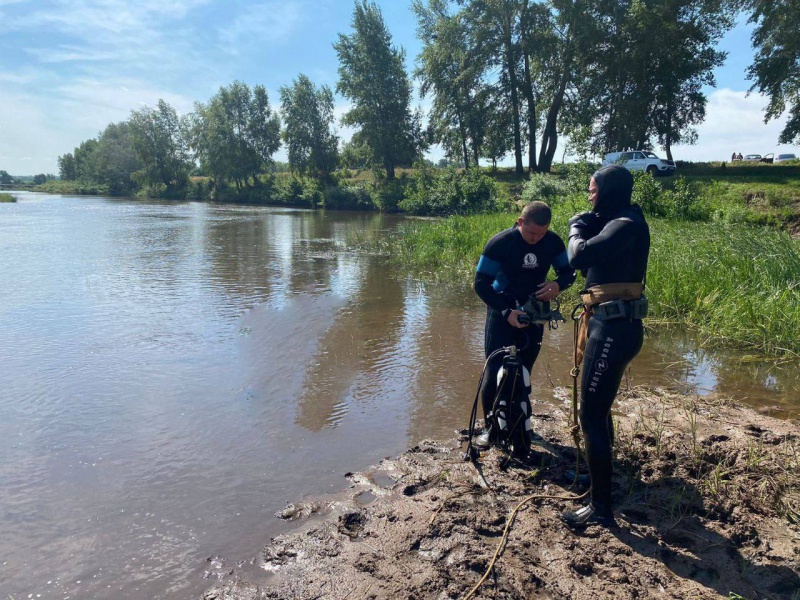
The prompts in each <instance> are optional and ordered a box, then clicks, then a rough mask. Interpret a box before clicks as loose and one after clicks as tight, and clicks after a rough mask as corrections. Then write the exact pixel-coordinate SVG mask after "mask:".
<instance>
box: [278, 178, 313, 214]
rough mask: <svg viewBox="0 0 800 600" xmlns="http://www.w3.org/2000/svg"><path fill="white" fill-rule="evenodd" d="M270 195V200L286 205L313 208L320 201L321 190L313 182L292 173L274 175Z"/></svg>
mask: <svg viewBox="0 0 800 600" xmlns="http://www.w3.org/2000/svg"><path fill="white" fill-rule="evenodd" d="M271 196H272V202H276V203H278V204H285V205H287V206H300V207H304V208H314V207H315V206H316V205H317V204H320V203H321V202H322V192H321V191H319V190H318V189H317V186H316V184H315V183H314V182H310V181H306V180H304V179H301V178H299V177H295V176H294V175H293V176H291V177H280V178H278V177H276V178H275V185H274V190H273V192H272V194H271Z"/></svg>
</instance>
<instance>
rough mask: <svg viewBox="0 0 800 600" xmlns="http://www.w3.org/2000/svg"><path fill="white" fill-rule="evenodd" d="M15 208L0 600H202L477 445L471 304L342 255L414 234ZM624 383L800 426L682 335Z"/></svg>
mask: <svg viewBox="0 0 800 600" xmlns="http://www.w3.org/2000/svg"><path fill="white" fill-rule="evenodd" d="M15 195H17V196H18V198H19V200H18V202H17V203H15V204H0V256H1V257H2V259H0V281H2V286H1V287H0V597H2V598H7V597H9V596H11V597H13V598H14V599H16V600H18V599H23V598H95V599H104V598H107V599H127V598H131V599H134V598H135V599H138V598H152V599H156V598H192V597H199V596H200V595H201V594H202V591H203V590H204V589H206V588H207V587H209V586H210V585H211V583H212V580H210V579H209V578H208V576H209V573H213V575H214V576H216V575H217V572H218V571H219V566H220V565H221V564H223V563H224V564H226V565H230V566H233V565H235V564H236V563H237V562H239V561H249V560H250V559H252V558H253V557H257V556H258V554H259V550H260V549H261V547H262V546H263V545H264V544H265V543H266V542H267V541H268V540H269V537H270V536H273V535H276V534H277V533H280V532H282V531H284V530H286V528H287V527H289V526H288V525H287V524H285V523H283V522H281V521H279V520H278V519H277V518H275V516H274V514H275V512H276V511H278V510H280V509H282V508H283V507H285V506H286V503H287V502H292V501H296V500H298V499H301V498H303V497H304V496H308V495H319V494H321V493H324V492H326V491H335V490H340V489H343V488H345V487H346V486H347V481H346V480H345V479H344V477H343V475H344V473H345V472H347V471H353V470H359V469H363V468H365V467H367V466H369V465H371V464H374V463H376V462H377V461H379V460H380V459H381V458H383V457H385V456H391V455H396V454H398V453H399V452H401V451H403V450H405V449H406V448H408V447H409V446H411V445H413V444H415V443H416V442H418V441H419V440H421V439H423V438H440V439H445V438H450V437H451V436H452V433H453V431H454V430H455V429H457V428H460V427H464V426H465V425H466V423H467V420H468V414H469V409H470V406H471V403H472V400H473V398H474V395H475V386H476V382H477V377H478V375H479V373H480V369H481V366H482V363H483V357H482V336H483V314H484V309H483V306H482V304H481V303H480V301H479V300H478V299H477V298H475V296H474V294H473V293H472V292H471V291H470V287H469V286H470V282H469V281H464V282H463V284H462V285H455V286H448V287H442V286H437V285H434V284H430V283H425V282H420V281H415V280H414V279H410V278H407V277H404V276H401V275H399V274H397V273H395V272H394V271H393V270H392V269H391V268H388V267H386V266H385V265H384V264H383V262H382V260H381V259H380V258H379V257H373V256H368V255H364V254H359V253H356V252H354V251H352V250H348V240H352V239H354V237H364V236H368V235H384V234H385V232H386V231H389V230H390V229H391V228H392V227H394V226H396V224H397V223H398V222H399V221H400V220H401V217H393V216H386V215H377V214H357V213H341V212H312V211H302V210H290V209H279V208H250V207H241V206H215V205H211V204H204V203H167V202H156V201H139V200H127V199H121V200H120V199H113V200H112V199H104V198H75V197H66V196H49V195H42V194H34V193H19V194H15ZM565 312H566V311H565ZM570 343H571V329H570V328H569V327H566V326H564V327H562V328H560V329H558V330H556V331H552V332H547V333H546V337H545V349H544V350H543V352H542V355H541V357H540V359H539V361H538V362H537V365H536V367H535V369H534V374H533V376H534V382H535V383H534V397H535V398H536V399H537V401H541V402H557V400H555V399H554V394H553V387H554V386H566V385H569V382H570V379H569V360H570ZM629 381H630V383H632V384H648V385H665V386H679V387H684V388H686V389H690V390H694V391H696V392H698V393H701V394H720V395H723V396H731V397H733V398H735V399H737V400H738V401H741V402H745V403H749V404H755V405H758V406H765V407H776V409H775V410H776V411H777V414H779V415H780V416H797V414H798V412H800V411H799V410H798V403H797V400H796V399H797V397H798V389H799V388H800V379H798V370H797V369H796V365H783V366H781V365H776V364H774V363H772V362H767V361H751V360H742V357H740V356H737V355H735V354H732V353H710V352H705V351H703V350H700V349H699V348H698V345H697V344H696V343H695V342H694V341H693V340H692V338H691V337H689V336H687V335H684V334H682V333H680V332H675V331H672V332H666V333H663V334H661V335H658V336H650V337H649V338H648V339H647V340H646V342H645V350H644V351H643V352H642V354H641V355H640V356H639V357H638V358H637V359H636V361H635V362H634V364H633V365H632V368H631V372H630V376H629ZM209 559H211V560H209ZM248 564H249V562H248ZM214 567H217V568H216V570H215V568H214ZM253 568H254V569H255V570H257V569H258V563H257V561H256V564H255V565H254V567H253Z"/></svg>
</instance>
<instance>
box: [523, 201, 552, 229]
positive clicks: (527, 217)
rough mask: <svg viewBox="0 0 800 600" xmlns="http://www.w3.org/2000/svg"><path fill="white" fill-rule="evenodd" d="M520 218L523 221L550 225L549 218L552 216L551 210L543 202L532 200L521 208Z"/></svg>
mask: <svg viewBox="0 0 800 600" xmlns="http://www.w3.org/2000/svg"><path fill="white" fill-rule="evenodd" d="M521 218H522V221H523V222H524V223H536V224H537V225H550V220H551V219H552V218H553V212H552V211H551V210H550V207H549V206H548V205H547V204H545V203H544V202H541V201H539V200H534V201H533V202H531V203H530V204H528V205H527V206H525V208H523V209H522V215H521Z"/></svg>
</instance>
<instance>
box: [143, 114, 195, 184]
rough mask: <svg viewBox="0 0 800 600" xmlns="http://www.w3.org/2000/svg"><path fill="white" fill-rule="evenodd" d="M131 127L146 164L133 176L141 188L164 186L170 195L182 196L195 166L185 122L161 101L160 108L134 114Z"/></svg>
mask: <svg viewBox="0 0 800 600" xmlns="http://www.w3.org/2000/svg"><path fill="white" fill-rule="evenodd" d="M129 124H130V133H131V136H132V138H133V147H134V149H135V150H136V155H137V157H138V159H139V161H140V162H141V164H142V168H141V169H139V170H138V171H136V173H134V174H133V177H134V179H135V180H136V181H137V182H138V183H140V184H141V185H151V186H159V185H163V186H164V187H165V188H166V192H167V194H169V195H174V194H176V193H180V192H181V191H182V190H183V189H185V187H186V184H187V183H188V181H189V171H190V170H191V168H192V166H193V163H192V158H191V154H190V152H189V146H188V141H187V137H188V136H187V124H186V121H185V119H182V118H181V117H179V116H178V113H177V112H176V111H175V109H174V108H172V106H170V105H169V104H168V103H167V102H166V101H164V100H161V99H159V101H158V104H157V106H156V108H151V107H145V108H142V109H140V110H133V111H131V117H130V120H129Z"/></svg>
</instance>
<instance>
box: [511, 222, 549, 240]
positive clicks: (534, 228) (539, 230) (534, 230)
mask: <svg viewBox="0 0 800 600" xmlns="http://www.w3.org/2000/svg"><path fill="white" fill-rule="evenodd" d="M517 224H518V225H519V232H520V233H521V234H522V239H523V240H525V241H526V242H528V243H529V244H535V243H536V242H538V241H539V240H540V239H542V238H543V237H544V234H545V233H547V230H548V229H550V225H537V224H536V223H534V222H533V221H528V222H525V221H523V220H522V217H520V218H519V219H518V220H517Z"/></svg>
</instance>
